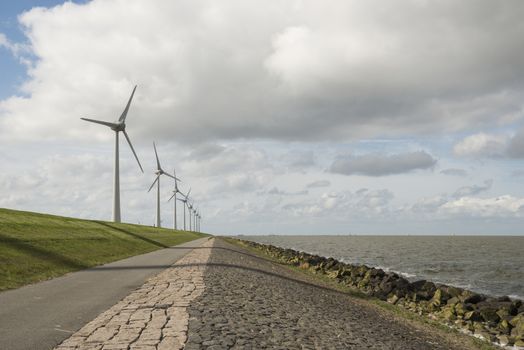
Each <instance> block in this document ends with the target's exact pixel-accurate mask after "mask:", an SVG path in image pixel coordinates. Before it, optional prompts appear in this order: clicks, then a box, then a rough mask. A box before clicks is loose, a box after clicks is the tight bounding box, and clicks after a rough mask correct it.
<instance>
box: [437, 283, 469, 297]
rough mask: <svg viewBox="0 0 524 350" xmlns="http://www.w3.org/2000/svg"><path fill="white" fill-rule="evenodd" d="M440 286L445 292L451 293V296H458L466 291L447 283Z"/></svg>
mask: <svg viewBox="0 0 524 350" xmlns="http://www.w3.org/2000/svg"><path fill="white" fill-rule="evenodd" d="M439 288H440V289H442V291H443V292H446V293H447V294H448V295H449V298H452V297H458V296H460V295H461V294H462V293H463V292H464V290H463V289H461V288H456V287H452V286H446V285H441V286H439ZM449 298H448V299H449Z"/></svg>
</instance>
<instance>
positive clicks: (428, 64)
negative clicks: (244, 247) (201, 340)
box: [0, 0, 524, 235]
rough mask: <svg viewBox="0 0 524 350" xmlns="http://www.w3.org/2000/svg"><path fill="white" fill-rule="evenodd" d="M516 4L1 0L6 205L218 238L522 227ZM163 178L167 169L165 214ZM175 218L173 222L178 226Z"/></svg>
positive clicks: (518, 231)
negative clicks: (181, 206)
mask: <svg viewBox="0 0 524 350" xmlns="http://www.w3.org/2000/svg"><path fill="white" fill-rule="evenodd" d="M523 16H524V2H522V1H519V0H514V1H511V0H508V1H504V2H494V1H488V0H465V1H460V2H459V1H451V0H443V1H439V2H431V1H424V0H403V1H400V0H391V1H378V0H371V1H366V2H362V1H357V0H349V1H348V0H334V1H330V2H328V3H326V2H322V3H321V2H318V1H312V0H309V1H307V0H305V1H299V0H293V1H291V0H289V1H288V0H285V1H279V2H260V1H253V0H230V1H222V2H216V1H211V0H185V1H182V0H177V1H172V0H157V1H154V2H149V1H140V0H92V1H75V2H62V1H52V0H47V1H30V0H26V1H17V2H3V3H1V4H0V72H1V79H0V164H2V166H1V168H0V169H1V170H0V193H1V194H2V195H1V196H0V207H5V208H13V209H20V210H30V211H37V212H45V213H51V214H57V215H64V216H73V217H80V218H88V219H102V220H109V219H110V218H111V209H112V176H113V175H112V171H113V143H114V135H113V133H112V132H111V131H110V130H109V129H108V128H106V127H103V126H101V125H96V124H91V123H87V122H85V121H82V120H80V118H81V117H88V118H94V119H101V120H107V121H114V120H116V119H118V117H119V116H120V114H121V113H122V110H123V109H124V107H125V104H126V102H127V100H128V98H129V95H130V94H131V91H132V89H133V87H134V86H135V85H137V86H138V87H137V90H136V93H135V96H134V99H133V102H132V104H131V108H130V110H129V114H128V118H127V131H128V133H129V136H130V138H131V140H132V142H133V144H134V146H135V149H136V151H137V154H138V157H139V158H140V161H141V163H142V165H143V167H144V170H145V172H144V173H143V174H142V173H141V172H140V169H139V168H138V165H137V164H136V161H135V160H134V158H133V155H132V153H131V151H130V149H129V147H128V146H127V144H125V140H124V139H123V138H121V142H120V167H121V169H120V170H121V201H122V219H123V221H125V222H130V223H140V224H145V225H152V224H153V223H154V219H155V193H154V192H153V191H152V192H149V193H148V192H147V189H148V188H149V186H150V184H151V182H152V181H153V180H154V176H155V175H154V170H155V159H154V152H153V144H152V143H153V141H155V142H156V143H157V146H158V152H159V156H160V160H161V163H162V166H163V167H164V168H165V170H167V171H172V169H174V168H176V173H177V176H179V177H180V178H181V179H182V181H183V182H182V184H181V187H182V189H183V190H184V191H187V190H188V189H189V188H191V189H192V192H191V194H192V196H193V200H194V202H195V204H196V205H197V207H199V208H200V210H201V212H202V214H203V221H202V229H203V230H204V231H207V232H210V233H215V234H457V235H459V234H493V235H522V234H524V230H523V229H522V227H524V225H523V224H524V186H522V185H521V183H522V181H523V180H524V162H523V161H524V111H523V107H524V25H523V22H522V17H523ZM173 185H174V184H173V182H172V181H171V180H169V179H167V178H166V179H162V181H161V198H162V225H163V226H167V227H170V226H172V221H173V218H172V216H173V208H172V202H170V203H168V202H167V200H168V199H169V197H170V196H171V191H172V189H173ZM180 221H181V217H180V218H179V222H180Z"/></svg>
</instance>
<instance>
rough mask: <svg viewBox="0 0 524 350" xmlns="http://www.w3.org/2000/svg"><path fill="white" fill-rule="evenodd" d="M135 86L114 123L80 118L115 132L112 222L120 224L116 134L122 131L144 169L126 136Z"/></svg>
mask: <svg viewBox="0 0 524 350" xmlns="http://www.w3.org/2000/svg"><path fill="white" fill-rule="evenodd" d="M135 90H136V85H135V87H134V88H133V92H132V93H131V97H129V101H127V105H126V108H125V109H124V111H123V112H122V114H121V115H120V118H118V120H117V121H116V122H114V123H110V122H105V121H102V120H95V119H89V118H80V119H82V120H85V121H88V122H91V123H96V124H102V125H105V126H108V127H110V128H111V130H113V131H114V132H115V163H114V170H113V171H114V172H113V218H112V219H113V222H120V169H119V168H120V167H119V150H118V133H119V132H120V131H122V132H123V133H124V136H125V137H126V140H127V143H129V147H130V148H131V151H133V154H134V156H135V158H136V161H137V162H138V166H139V167H140V170H141V171H142V172H144V169H142V165H141V164H140V161H139V160H138V157H137V155H136V152H135V149H134V148H133V145H132V144H131V140H130V139H129V135H127V132H126V117H127V112H128V111H129V106H130V105H131V100H132V99H133V96H134V95H135Z"/></svg>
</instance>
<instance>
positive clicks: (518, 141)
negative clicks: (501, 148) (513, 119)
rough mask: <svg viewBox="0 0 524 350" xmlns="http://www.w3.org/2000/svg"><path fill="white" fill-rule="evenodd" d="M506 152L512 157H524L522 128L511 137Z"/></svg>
mask: <svg viewBox="0 0 524 350" xmlns="http://www.w3.org/2000/svg"><path fill="white" fill-rule="evenodd" d="M507 154H508V156H509V157H512V158H524V128H523V129H520V130H519V131H518V132H517V133H516V134H515V135H514V136H513V137H512V138H511V141H510V142H509V145H508V151H507Z"/></svg>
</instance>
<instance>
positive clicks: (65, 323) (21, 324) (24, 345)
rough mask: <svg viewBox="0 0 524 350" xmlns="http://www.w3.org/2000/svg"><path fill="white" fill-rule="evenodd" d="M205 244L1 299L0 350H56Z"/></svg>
mask: <svg viewBox="0 0 524 350" xmlns="http://www.w3.org/2000/svg"><path fill="white" fill-rule="evenodd" d="M205 240H207V238H201V239H198V240H195V241H192V242H187V243H184V244H181V245H178V246H175V247H171V248H166V249H162V250H158V251H155V252H152V253H147V254H143V255H139V256H135V257H132V258H128V259H124V260H120V261H116V262H113V263H110V264H106V265H102V266H98V267H95V268H91V269H87V270H82V271H79V272H73V273H70V274H67V275H65V276H62V277H58V278H55V279H52V280H49V281H45V282H41V283H37V284H33V285H29V286H25V287H21V288H19V289H15V290H10V291H6V292H2V293H0V349H2V350H33V349H34V350H45V349H52V348H53V347H54V346H56V345H57V344H59V343H60V342H61V341H63V340H64V339H66V338H68V337H69V336H70V335H71V334H73V333H74V332H75V331H77V330H78V329H80V328H81V327H82V326H83V325H84V324H86V323H87V322H89V321H91V320H92V319H93V318H95V317H96V316H97V315H98V314H100V313H101V312H102V311H105V310H106V309H108V308H109V307H111V306H112V305H114V304H115V303H116V302H118V301H119V300H121V299H122V298H123V297H125V296H126V295H128V294H129V293H130V292H131V291H132V290H134V289H135V288H137V287H139V286H141V285H142V284H143V283H144V282H145V281H146V280H147V279H148V278H149V277H150V276H152V275H154V274H156V273H158V272H160V271H162V270H163V269H165V268H167V267H169V266H170V265H172V264H173V263H174V262H175V261H177V260H178V259H180V258H182V257H183V256H184V255H185V254H186V253H188V252H189V251H191V249H192V248H194V247H198V246H200V245H201V244H202V243H203V242H204V241H205Z"/></svg>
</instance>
